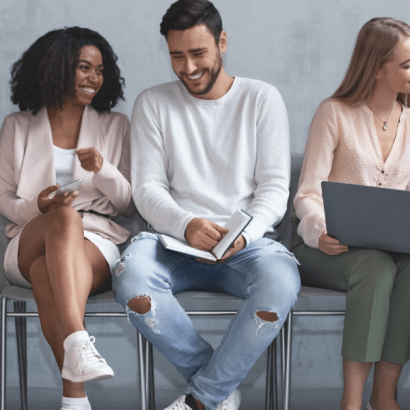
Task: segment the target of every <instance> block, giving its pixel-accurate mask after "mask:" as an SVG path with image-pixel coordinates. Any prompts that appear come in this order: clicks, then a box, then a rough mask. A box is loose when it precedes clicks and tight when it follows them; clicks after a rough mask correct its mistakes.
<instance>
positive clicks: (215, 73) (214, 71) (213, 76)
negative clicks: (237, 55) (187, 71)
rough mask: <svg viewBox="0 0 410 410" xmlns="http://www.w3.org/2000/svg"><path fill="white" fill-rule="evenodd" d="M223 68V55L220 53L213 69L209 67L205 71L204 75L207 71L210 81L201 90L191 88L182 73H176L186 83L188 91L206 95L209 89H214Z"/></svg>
mask: <svg viewBox="0 0 410 410" xmlns="http://www.w3.org/2000/svg"><path fill="white" fill-rule="evenodd" d="M221 69H222V56H221V54H220V53H218V54H217V58H216V61H215V64H214V66H213V67H212V68H211V69H209V68H207V69H206V70H205V71H204V75H205V74H206V72H208V73H209V80H208V83H207V84H206V85H205V87H204V88H203V89H202V90H200V91H192V90H191V89H190V88H189V86H188V84H187V83H186V82H185V81H184V80H183V78H182V77H181V76H180V75H178V74H177V73H175V74H176V75H177V77H178V78H179V79H180V80H181V82H182V84H184V86H185V88H186V89H187V90H188V92H189V93H190V94H193V95H205V94H208V93H209V91H211V90H212V87H213V86H214V84H215V81H216V80H217V78H218V76H219V73H220V72H221Z"/></svg>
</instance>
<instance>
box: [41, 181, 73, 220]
mask: <svg viewBox="0 0 410 410" xmlns="http://www.w3.org/2000/svg"><path fill="white" fill-rule="evenodd" d="M58 188H60V185H52V186H49V187H48V188H46V189H45V190H44V191H41V192H40V194H39V195H38V202H37V204H38V209H39V210H40V211H41V212H42V213H43V214H45V213H46V212H49V211H51V210H52V209H55V208H60V206H70V205H71V203H72V202H73V201H74V199H75V198H77V196H78V194H79V192H78V191H75V192H72V193H71V194H69V193H68V192H63V193H61V194H60V195H58V196H55V197H54V198H52V199H50V198H49V197H48V196H49V195H50V194H51V193H52V192H54V191H57V189H58Z"/></svg>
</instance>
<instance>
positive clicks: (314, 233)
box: [297, 219, 326, 249]
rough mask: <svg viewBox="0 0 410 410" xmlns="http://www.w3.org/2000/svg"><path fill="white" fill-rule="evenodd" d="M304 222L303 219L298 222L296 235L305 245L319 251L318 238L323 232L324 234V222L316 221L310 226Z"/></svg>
mask: <svg viewBox="0 0 410 410" xmlns="http://www.w3.org/2000/svg"><path fill="white" fill-rule="evenodd" d="M304 222H305V221H304V220H303V219H302V220H301V221H300V224H299V226H298V229H297V234H298V235H299V236H300V237H301V238H302V239H303V242H305V245H307V246H310V247H311V248H314V249H319V238H320V236H321V235H322V233H323V232H326V222H325V220H322V219H319V220H316V221H315V222H314V224H312V225H310V224H307V223H304ZM306 222H307V221H306ZM309 225H310V226H309Z"/></svg>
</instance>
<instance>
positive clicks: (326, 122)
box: [294, 101, 339, 248]
mask: <svg viewBox="0 0 410 410" xmlns="http://www.w3.org/2000/svg"><path fill="white" fill-rule="evenodd" d="M334 110H335V107H334V103H332V102H330V101H327V102H324V103H322V105H320V106H319V108H318V109H317V111H316V114H315V116H314V118H313V121H312V125H311V126H310V131H309V136H308V139H307V142H306V149H305V155H304V159H303V165H302V172H301V176H300V180H299V189H298V192H297V193H296V196H295V200H294V206H295V211H296V216H297V217H298V218H299V219H300V224H299V227H298V231H297V232H298V235H300V236H301V237H302V239H303V240H304V242H305V244H306V245H308V246H310V247H312V248H318V247H319V245H318V241H319V237H320V236H321V235H322V233H323V232H326V222H325V210H324V205H323V197H322V186H321V183H322V181H327V180H328V179H329V174H330V172H331V170H332V164H333V158H334V152H335V150H336V148H337V144H338V141H339V132H338V124H337V119H336V115H335V111H334Z"/></svg>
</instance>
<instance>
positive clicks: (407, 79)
mask: <svg viewBox="0 0 410 410" xmlns="http://www.w3.org/2000/svg"><path fill="white" fill-rule="evenodd" d="M376 81H377V82H378V85H380V86H382V87H383V88H385V89H386V90H388V91H390V92H391V93H395V94H398V93H403V94H410V37H406V38H403V39H402V40H401V41H400V43H399V45H398V46H397V49H396V52H395V55H394V59H393V60H392V61H389V62H387V63H385V64H383V65H382V67H381V68H380V69H379V71H378V73H377V75H376Z"/></svg>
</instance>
